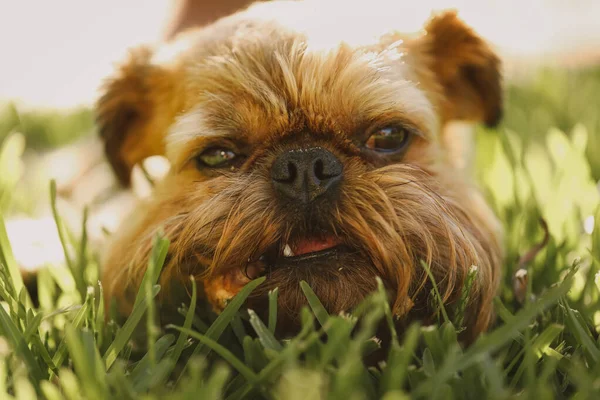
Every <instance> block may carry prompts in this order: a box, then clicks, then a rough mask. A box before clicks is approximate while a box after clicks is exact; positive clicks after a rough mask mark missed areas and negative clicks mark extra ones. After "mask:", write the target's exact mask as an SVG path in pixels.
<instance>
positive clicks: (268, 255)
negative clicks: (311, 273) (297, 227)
mask: <svg viewBox="0 0 600 400" xmlns="http://www.w3.org/2000/svg"><path fill="white" fill-rule="evenodd" d="M347 250H348V248H347V247H346V246H345V245H344V244H343V242H342V240H341V239H340V238H339V237H337V236H334V235H321V236H309V237H301V238H295V239H290V240H288V241H284V240H280V241H279V242H277V243H275V244H274V245H273V246H271V247H270V248H269V249H267V251H266V252H265V253H264V254H263V255H262V256H261V257H260V259H261V260H262V261H264V262H265V264H266V265H267V267H268V268H271V269H272V268H277V267H280V266H286V265H292V264H295V265H298V266H299V265H300V264H304V263H306V264H310V263H311V262H314V261H316V260H320V259H324V258H328V257H332V256H335V255H336V254H337V253H339V252H340V251H347Z"/></svg>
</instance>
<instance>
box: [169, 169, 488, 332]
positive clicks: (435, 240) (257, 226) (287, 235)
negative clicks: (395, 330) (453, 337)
mask: <svg viewBox="0 0 600 400" xmlns="http://www.w3.org/2000/svg"><path fill="white" fill-rule="evenodd" d="M362 168H363V167H362V166H360V165H359V164H356V165H352V164H347V165H346V167H345V181H344V184H343V185H342V187H341V188H340V191H339V195H338V197H337V198H335V199H329V200H324V201H322V202H320V203H316V204H314V205H313V206H311V208H308V209H307V208H298V207H294V206H293V205H290V204H284V203H281V202H280V201H279V200H278V198H277V197H276V196H275V194H274V192H273V190H272V188H271V186H270V184H269V180H268V179H267V177H266V176H261V175H260V174H259V173H256V172H255V173H249V174H246V175H243V174H242V175H229V176H222V177H218V178H215V179H213V180H211V181H210V182H209V183H203V185H206V186H205V187H204V188H203V189H202V190H201V191H199V193H198V194H196V195H194V194H193V191H190V192H187V193H186V196H185V197H182V198H181V199H180V200H179V204H178V206H183V207H182V208H183V209H185V210H186V211H185V212H180V213H179V214H178V215H176V216H174V217H172V218H170V219H168V220H167V221H166V222H165V223H164V227H165V230H166V233H167V236H168V237H169V238H170V239H171V248H170V252H169V255H170V257H169V262H168V265H167V266H166V269H165V270H164V271H163V276H162V280H163V282H164V281H165V280H167V281H170V280H172V279H174V278H177V277H179V278H184V277H187V276H189V275H190V274H191V275H194V276H196V277H198V278H199V279H207V278H209V279H210V278H211V277H218V276H227V275H230V276H232V275H235V276H240V275H241V274H240V271H241V272H243V274H244V275H248V277H249V278H254V277H255V276H256V275H259V274H264V275H266V277H267V279H266V281H265V283H263V284H262V285H261V286H259V288H258V289H257V290H255V292H253V294H252V295H251V297H250V298H249V301H248V304H249V306H250V307H251V308H255V309H256V310H257V311H258V312H259V313H260V312H261V310H266V309H267V307H266V304H267V303H266V302H267V293H268V291H269V290H272V289H274V288H276V287H278V288H279V296H278V303H279V312H278V316H279V318H280V320H283V321H292V322H294V321H295V322H297V320H298V317H299V311H300V308H301V307H302V306H303V305H305V304H306V298H305V296H304V294H303V292H302V290H301V287H300V282H301V281H302V280H305V281H306V282H307V283H308V284H309V285H310V286H311V287H312V289H313V290H314V291H315V293H316V294H317V296H318V297H319V298H320V299H321V301H322V303H323V305H324V306H325V308H326V309H327V310H328V311H329V312H331V313H337V312H340V311H346V310H349V309H351V308H353V307H354V306H356V305H357V304H358V303H359V302H360V301H361V300H362V299H364V298H365V296H366V295H367V294H368V293H369V292H371V291H373V290H374V289H375V288H376V286H377V284H376V277H377V276H379V277H381V279H382V280H383V282H384V285H385V287H386V289H387V290H388V292H389V293H390V297H391V305H392V308H393V311H394V312H395V313H396V314H397V315H404V314H406V312H407V311H408V310H409V309H410V308H411V307H413V306H416V307H415V308H416V309H418V310H421V311H420V312H422V314H423V315H422V317H423V318H427V315H425V314H426V313H428V312H429V311H427V295H428V293H424V295H423V293H422V292H429V289H430V286H429V285H427V276H426V274H425V271H424V269H423V267H422V262H425V263H427V264H428V265H429V266H430V267H431V270H432V272H433V275H434V277H435V279H436V282H437V285H438V289H439V291H440V293H441V295H442V297H443V299H444V301H445V302H448V303H451V302H452V301H453V299H455V298H456V297H457V296H458V295H459V294H460V289H461V288H462V284H463V281H464V280H465V277H466V275H467V272H468V269H469V268H470V267H471V266H472V265H477V266H478V267H479V269H480V273H479V275H480V276H479V278H480V279H479V280H480V281H483V282H486V281H490V280H491V279H492V277H491V276H489V274H491V273H492V272H491V270H492V268H491V264H492V263H493V262H494V261H495V260H492V257H494V254H495V253H496V252H495V250H496V249H493V248H491V247H492V246H493V244H491V242H490V241H489V240H490V239H484V237H485V236H486V234H488V233H485V232H482V231H481V230H479V228H478V226H477V223H476V222H475V221H472V220H471V219H470V217H469V215H470V213H468V210H463V209H462V207H461V205H460V204H458V202H457V201H456V200H455V199H454V198H453V196H451V195H448V194H446V195H445V194H444V192H445V191H448V189H447V188H442V187H441V186H440V184H439V182H438V181H437V179H436V177H435V176H434V175H432V174H430V173H428V172H426V171H424V170H423V169H421V168H418V167H415V166H411V165H392V166H387V167H384V168H380V169H376V170H372V171H365V170H362ZM196 196H199V197H200V198H196ZM207 198H208V199H207ZM180 209H181V208H180ZM324 235H325V236H327V237H335V238H337V239H336V240H337V242H336V243H339V244H341V245H342V246H341V247H336V248H335V249H333V250H331V251H330V254H329V255H327V254H326V255H321V256H320V257H315V258H314V260H313V261H311V260H308V261H306V260H305V261H303V262H301V263H299V264H298V263H294V262H288V260H286V259H285V258H284V257H283V256H282V249H283V246H284V245H285V244H286V243H288V241H293V240H295V239H297V238H307V237H308V238H312V237H321V238H322V237H324ZM274 248H275V249H276V250H275V253H276V254H275V256H274V257H271V258H270V259H269V258H268V257H265V255H268V254H269V252H271V253H272V252H273V251H274V250H273V249H274ZM248 271H252V273H253V274H255V276H250V275H249V274H248ZM486 274H487V275H488V276H486ZM234 286H235V285H234ZM240 288H241V285H240ZM477 290H478V287H477V285H475V286H474V288H473V291H472V293H471V297H472V298H473V299H477V298H478V296H477V293H476V291H477ZM209 297H210V296H209ZM475 308H478V307H475ZM477 312H479V310H478V311H477ZM475 314H477V313H475ZM472 317H473V321H474V322H475V321H477V322H476V323H478V324H483V327H485V325H487V320H488V319H489V316H488V315H479V316H478V315H473V316H472ZM478 317H479V318H480V319H481V321H482V322H479V319H478ZM475 329H477V328H475Z"/></svg>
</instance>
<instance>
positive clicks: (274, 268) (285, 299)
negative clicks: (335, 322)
mask: <svg viewBox="0 0 600 400" xmlns="http://www.w3.org/2000/svg"><path fill="white" fill-rule="evenodd" d="M264 275H265V276H266V278H267V279H266V281H265V282H264V283H263V284H262V285H260V286H259V287H258V288H257V289H256V290H255V291H254V292H253V293H252V294H251V295H250V297H249V298H248V300H247V302H246V306H247V307H248V308H250V309H253V310H254V311H256V313H257V314H258V315H259V316H260V317H261V318H263V320H266V318H267V317H268V310H269V307H268V303H269V299H268V293H269V291H271V290H274V289H275V288H278V311H277V327H278V329H277V332H278V333H279V334H282V335H290V334H294V333H296V332H297V331H298V329H299V327H300V315H301V314H300V310H301V308H302V307H303V306H305V305H307V304H308V301H307V299H306V296H305V294H304V292H303V291H302V289H301V287H300V282H302V281H306V282H307V283H308V285H309V286H310V287H311V288H312V290H313V291H314V292H315V294H316V295H317V297H318V298H319V299H320V301H321V302H322V304H323V306H324V307H325V308H326V309H327V311H328V312H329V313H331V314H337V313H339V312H342V311H350V310H352V309H353V308H354V307H356V306H357V305H358V304H359V303H360V302H361V301H362V300H363V299H364V298H365V297H366V296H367V295H368V294H369V293H371V292H373V291H374V290H375V289H376V287H377V282H376V279H375V277H376V275H377V274H376V272H375V268H374V267H373V265H372V263H371V262H370V260H369V259H368V258H367V257H366V256H365V255H364V254H362V253H361V252H360V251H357V250H355V249H352V248H350V247H347V246H345V245H336V246H333V247H328V248H324V249H320V250H317V251H310V252H306V253H303V254H299V255H293V256H279V257H276V258H273V259H270V260H267V267H266V268H265V271H264Z"/></svg>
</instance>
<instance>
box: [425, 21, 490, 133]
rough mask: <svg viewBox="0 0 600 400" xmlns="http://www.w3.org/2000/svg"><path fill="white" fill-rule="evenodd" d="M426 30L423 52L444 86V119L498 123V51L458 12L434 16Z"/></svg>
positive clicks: (440, 83) (438, 80)
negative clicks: (478, 34) (469, 25)
mask: <svg viewBox="0 0 600 400" xmlns="http://www.w3.org/2000/svg"><path fill="white" fill-rule="evenodd" d="M425 31H426V35H425V36H423V37H422V38H421V39H422V41H421V43H420V44H421V45H422V46H423V47H422V48H421V51H424V53H425V56H426V60H427V63H428V64H429V65H428V66H429V68H430V69H431V70H432V72H433V74H434V76H435V78H434V79H435V80H436V81H437V83H438V84H439V85H441V90H442V104H441V105H440V108H441V111H442V118H443V119H444V120H445V121H449V120H469V121H481V122H484V123H485V124H486V125H488V126H495V125H497V124H498V122H499V121H500V119H501V117H502V88H501V86H502V78H501V72H500V60H499V59H498V57H497V56H496V54H495V53H494V52H493V51H492V49H491V48H490V47H489V46H488V44H487V43H486V42H485V41H484V40H483V39H481V38H480V37H479V36H477V34H476V33H475V32H474V31H473V30H472V29H471V28H469V27H468V26H467V25H465V24H464V22H462V21H461V20H460V19H459V18H458V17H457V15H456V12H454V11H447V12H444V13H442V14H440V15H437V16H435V17H433V18H432V19H431V20H430V21H429V23H428V24H427V25H426V26H425ZM421 54H423V53H421Z"/></svg>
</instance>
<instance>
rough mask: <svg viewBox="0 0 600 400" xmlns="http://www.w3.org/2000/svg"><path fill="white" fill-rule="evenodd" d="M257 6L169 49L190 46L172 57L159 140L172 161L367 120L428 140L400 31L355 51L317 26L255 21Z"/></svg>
mask: <svg viewBox="0 0 600 400" xmlns="http://www.w3.org/2000/svg"><path fill="white" fill-rule="evenodd" d="M260 6H262V5H259V7H253V8H250V9H249V10H248V11H246V13H242V14H240V15H236V16H234V17H232V18H229V19H225V20H222V21H220V22H219V23H217V24H215V25H213V26H212V27H209V28H208V29H204V30H201V31H199V32H197V33H195V35H191V36H187V37H183V38H181V39H180V42H179V43H175V44H174V45H173V46H175V48H178V47H179V48H182V47H183V48H185V47H188V50H186V51H187V55H186V57H183V58H182V57H178V62H179V63H180V65H179V66H178V69H177V70H178V74H179V78H178V79H179V80H180V81H181V84H180V88H179V96H178V97H179V98H180V101H181V110H179V113H178V116H177V118H176V120H175V123H174V124H173V125H172V126H171V127H170V129H169V134H168V136H167V138H166V143H167V154H168V157H169V159H170V160H171V161H172V162H173V163H174V164H177V163H178V162H181V161H182V160H184V159H185V158H186V157H188V156H189V154H187V153H189V152H190V151H194V149H198V148H202V145H203V143H205V141H206V140H207V139H213V138H215V137H217V138H235V139H238V140H242V141H243V142H244V143H246V144H248V145H249V146H254V145H257V144H262V143H264V141H265V140H266V139H267V138H268V139H271V140H272V139H273V138H275V137H277V136H278V135H283V134H286V133H288V132H290V131H298V130H302V131H305V132H316V133H335V134H338V135H342V136H346V137H348V138H352V136H353V135H357V134H358V135H360V134H361V132H362V131H364V130H366V129H368V128H370V127H372V126H373V125H375V124H379V125H382V124H385V123H398V122H404V123H407V124H410V125H412V126H414V127H415V128H417V130H418V131H419V132H421V133H422V134H423V135H424V136H425V137H427V138H428V139H434V138H435V132H436V129H437V115H436V114H435V112H434V107H433V105H432V102H431V101H430V98H429V97H428V96H429V95H430V94H428V93H427V92H426V91H425V90H423V88H422V87H421V83H420V82H419V80H418V75H417V74H416V72H415V67H416V66H415V65H414V63H415V61H414V60H413V59H412V57H411V54H410V53H409V52H408V51H407V50H408V49H407V48H406V47H405V46H404V42H403V40H401V39H399V35H396V36H394V37H393V39H394V40H391V39H390V38H387V40H380V39H374V40H372V41H371V43H370V44H369V43H368V42H367V43H362V44H361V45H358V46H352V45H351V44H349V43H346V42H345V41H341V40H340V41H332V40H328V41H327V42H325V41H323V35H325V36H326V37H328V38H330V36H331V35H327V32H323V31H322V30H321V29H316V32H315V30H314V29H313V30H312V31H311V29H306V30H297V29H296V28H294V27H293V26H292V27H290V25H286V23H285V21H283V22H282V21H281V18H277V17H275V18H273V15H272V14H269V15H270V18H265V17H263V18H257V15H260V13H259V12H257V10H256V9H257V8H258V9H259V10H260V9H262V7H260ZM289 6H291V7H294V6H295V4H294V3H291V4H286V5H285V7H289ZM286 9H287V8H286ZM286 15H288V17H289V13H286ZM291 25H294V24H293V23H292V24H291ZM310 26H313V27H314V26H317V27H318V26H319V24H318V23H314V21H313V24H311V25H310ZM215 38H216V39H215ZM161 57H164V53H163V54H160V53H159V54H157V55H156V56H155V58H156V59H160V58H161Z"/></svg>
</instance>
